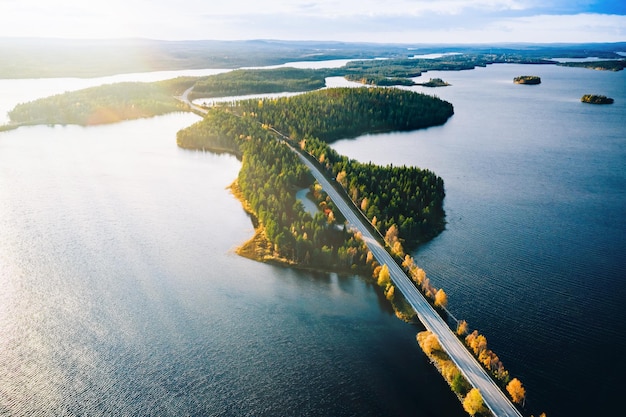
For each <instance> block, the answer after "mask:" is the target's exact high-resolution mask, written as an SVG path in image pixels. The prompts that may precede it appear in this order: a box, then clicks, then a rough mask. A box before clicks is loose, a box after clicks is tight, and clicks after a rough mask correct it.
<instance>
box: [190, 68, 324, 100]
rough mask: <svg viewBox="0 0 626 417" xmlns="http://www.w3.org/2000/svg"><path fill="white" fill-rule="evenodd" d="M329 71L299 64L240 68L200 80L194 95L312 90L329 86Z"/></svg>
mask: <svg viewBox="0 0 626 417" xmlns="http://www.w3.org/2000/svg"><path fill="white" fill-rule="evenodd" d="M327 74H328V72H327V71H324V70H313V69H298V68H276V69H240V70H236V71H230V72H225V73H222V74H216V75H212V76H210V77H206V78H203V79H201V80H199V81H198V82H197V83H196V85H195V86H194V90H193V92H192V95H191V97H192V98H208V97H226V96H242V95H247V94H266V93H282V92H300V91H311V90H316V89H319V88H323V87H325V86H326V76H327Z"/></svg>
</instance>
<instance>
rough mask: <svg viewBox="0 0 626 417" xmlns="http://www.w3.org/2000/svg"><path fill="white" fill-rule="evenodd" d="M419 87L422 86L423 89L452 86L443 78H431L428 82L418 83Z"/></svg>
mask: <svg viewBox="0 0 626 417" xmlns="http://www.w3.org/2000/svg"><path fill="white" fill-rule="evenodd" d="M417 85H421V86H422V87H447V86H449V85H450V84H449V83H447V82H445V81H444V80H442V79H441V78H431V79H430V80H428V82H425V83H418V84H417Z"/></svg>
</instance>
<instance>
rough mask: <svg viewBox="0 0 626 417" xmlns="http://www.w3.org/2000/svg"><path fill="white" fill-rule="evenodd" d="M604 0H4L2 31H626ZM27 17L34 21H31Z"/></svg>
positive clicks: (76, 34) (92, 34) (311, 34)
mask: <svg viewBox="0 0 626 417" xmlns="http://www.w3.org/2000/svg"><path fill="white" fill-rule="evenodd" d="M616 3H620V4H621V3H622V2H608V1H597V0H567V1H566V0H387V1H385V2H381V1H380V0H359V1H356V0H343V1H340V0H295V1H294V0H291V1H289V0H274V1H262V0H228V1H220V2H207V1H206V0H176V1H173V0H105V1H103V2H84V1H83V0H50V1H44V0H2V1H0V36H55V37H71V38H106V37H116V38H119V37H144V38H153V39H259V38H266V39H267V38H270V39H300V40H303V39H306V40H339V41H364V42H381V43H383V42H402V43H426V42H428V43H460V42H464V43H476V42H483V43H484V42H612V41H625V40H626V35H625V33H624V28H625V27H626V24H625V22H624V13H622V14H620V13H617V12H613V13H593V12H591V11H590V10H619V8H620V7H621V8H622V9H624V6H615V5H614V6H611V4H616ZM23 22H28V24H24V23H23Z"/></svg>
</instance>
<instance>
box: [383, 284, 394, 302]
mask: <svg viewBox="0 0 626 417" xmlns="http://www.w3.org/2000/svg"><path fill="white" fill-rule="evenodd" d="M395 294H396V287H394V286H393V285H388V286H387V290H386V291H385V297H386V298H387V300H389V301H393V297H394V295H395Z"/></svg>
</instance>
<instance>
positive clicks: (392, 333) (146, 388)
mask: <svg viewBox="0 0 626 417" xmlns="http://www.w3.org/2000/svg"><path fill="white" fill-rule="evenodd" d="M197 120H199V119H198V117H197V116H195V115H193V114H173V115H168V116H162V117H156V118H152V119H146V120H137V121H131V122H124V123H120V124H115V125H109V126H99V127H89V128H83V127H77V126H66V127H62V126H55V127H48V126H39V127H28V128H20V129H17V130H14V131H10V132H3V133H1V134H0V231H1V233H0V415H3V416H5V415H6V416H61V415H89V416H111V415H119V416H150V415H153V416H181V415H190V416H191V415H193V416H282V415H285V416H298V415H302V416H329V415H333V416H353V415H359V416H381V415H390V416H405V415H420V416H440V415H447V416H459V417H460V416H463V415H464V413H463V411H462V408H461V406H460V404H459V403H458V401H456V398H455V397H454V396H453V395H452V394H451V393H450V391H449V389H448V387H447V385H446V384H445V383H444V382H443V380H442V379H441V377H440V376H439V374H438V373H437V372H436V371H435V370H434V368H433V367H432V365H431V364H430V363H428V361H427V360H426V358H425V356H424V355H423V354H422V353H421V351H420V350H419V347H418V346H417V343H416V342H415V334H416V333H417V332H418V331H419V330H420V328H419V327H416V326H412V325H408V324H406V323H403V322H401V321H400V320H398V319H397V318H396V317H395V316H394V315H393V312H392V311H390V309H389V306H388V304H387V302H386V300H385V299H384V297H383V296H382V294H380V292H379V291H378V290H377V288H376V287H374V286H372V285H371V284H369V283H368V282H367V281H366V280H364V279H363V278H361V277H358V276H338V275H336V274H314V273H305V272H297V271H293V270H289V269H284V268H278V267H273V266H269V265H265V264H260V263H257V262H253V261H250V260H247V259H244V258H241V257H239V256H237V255H236V254H235V253H234V249H235V248H236V247H237V246H238V245H240V244H241V243H243V242H244V241H245V240H247V239H248V238H250V237H251V236H252V233H253V228H252V224H251V222H250V219H249V218H248V216H247V215H246V214H245V212H244V211H243V210H242V208H241V205H240V203H239V202H238V201H237V200H236V199H235V198H234V197H233V196H232V195H231V194H230V192H229V191H228V190H227V186H228V185H229V184H230V183H231V182H232V181H233V180H234V179H235V178H236V176H237V172H238V170H239V168H240V162H239V161H238V160H237V159H236V158H234V157H231V156H227V155H214V154H210V153H199V152H191V151H185V150H181V149H178V148H177V146H176V142H175V135H176V131H177V130H179V129H181V128H183V127H186V126H188V125H190V124H192V123H194V122H196V121H197Z"/></svg>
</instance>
